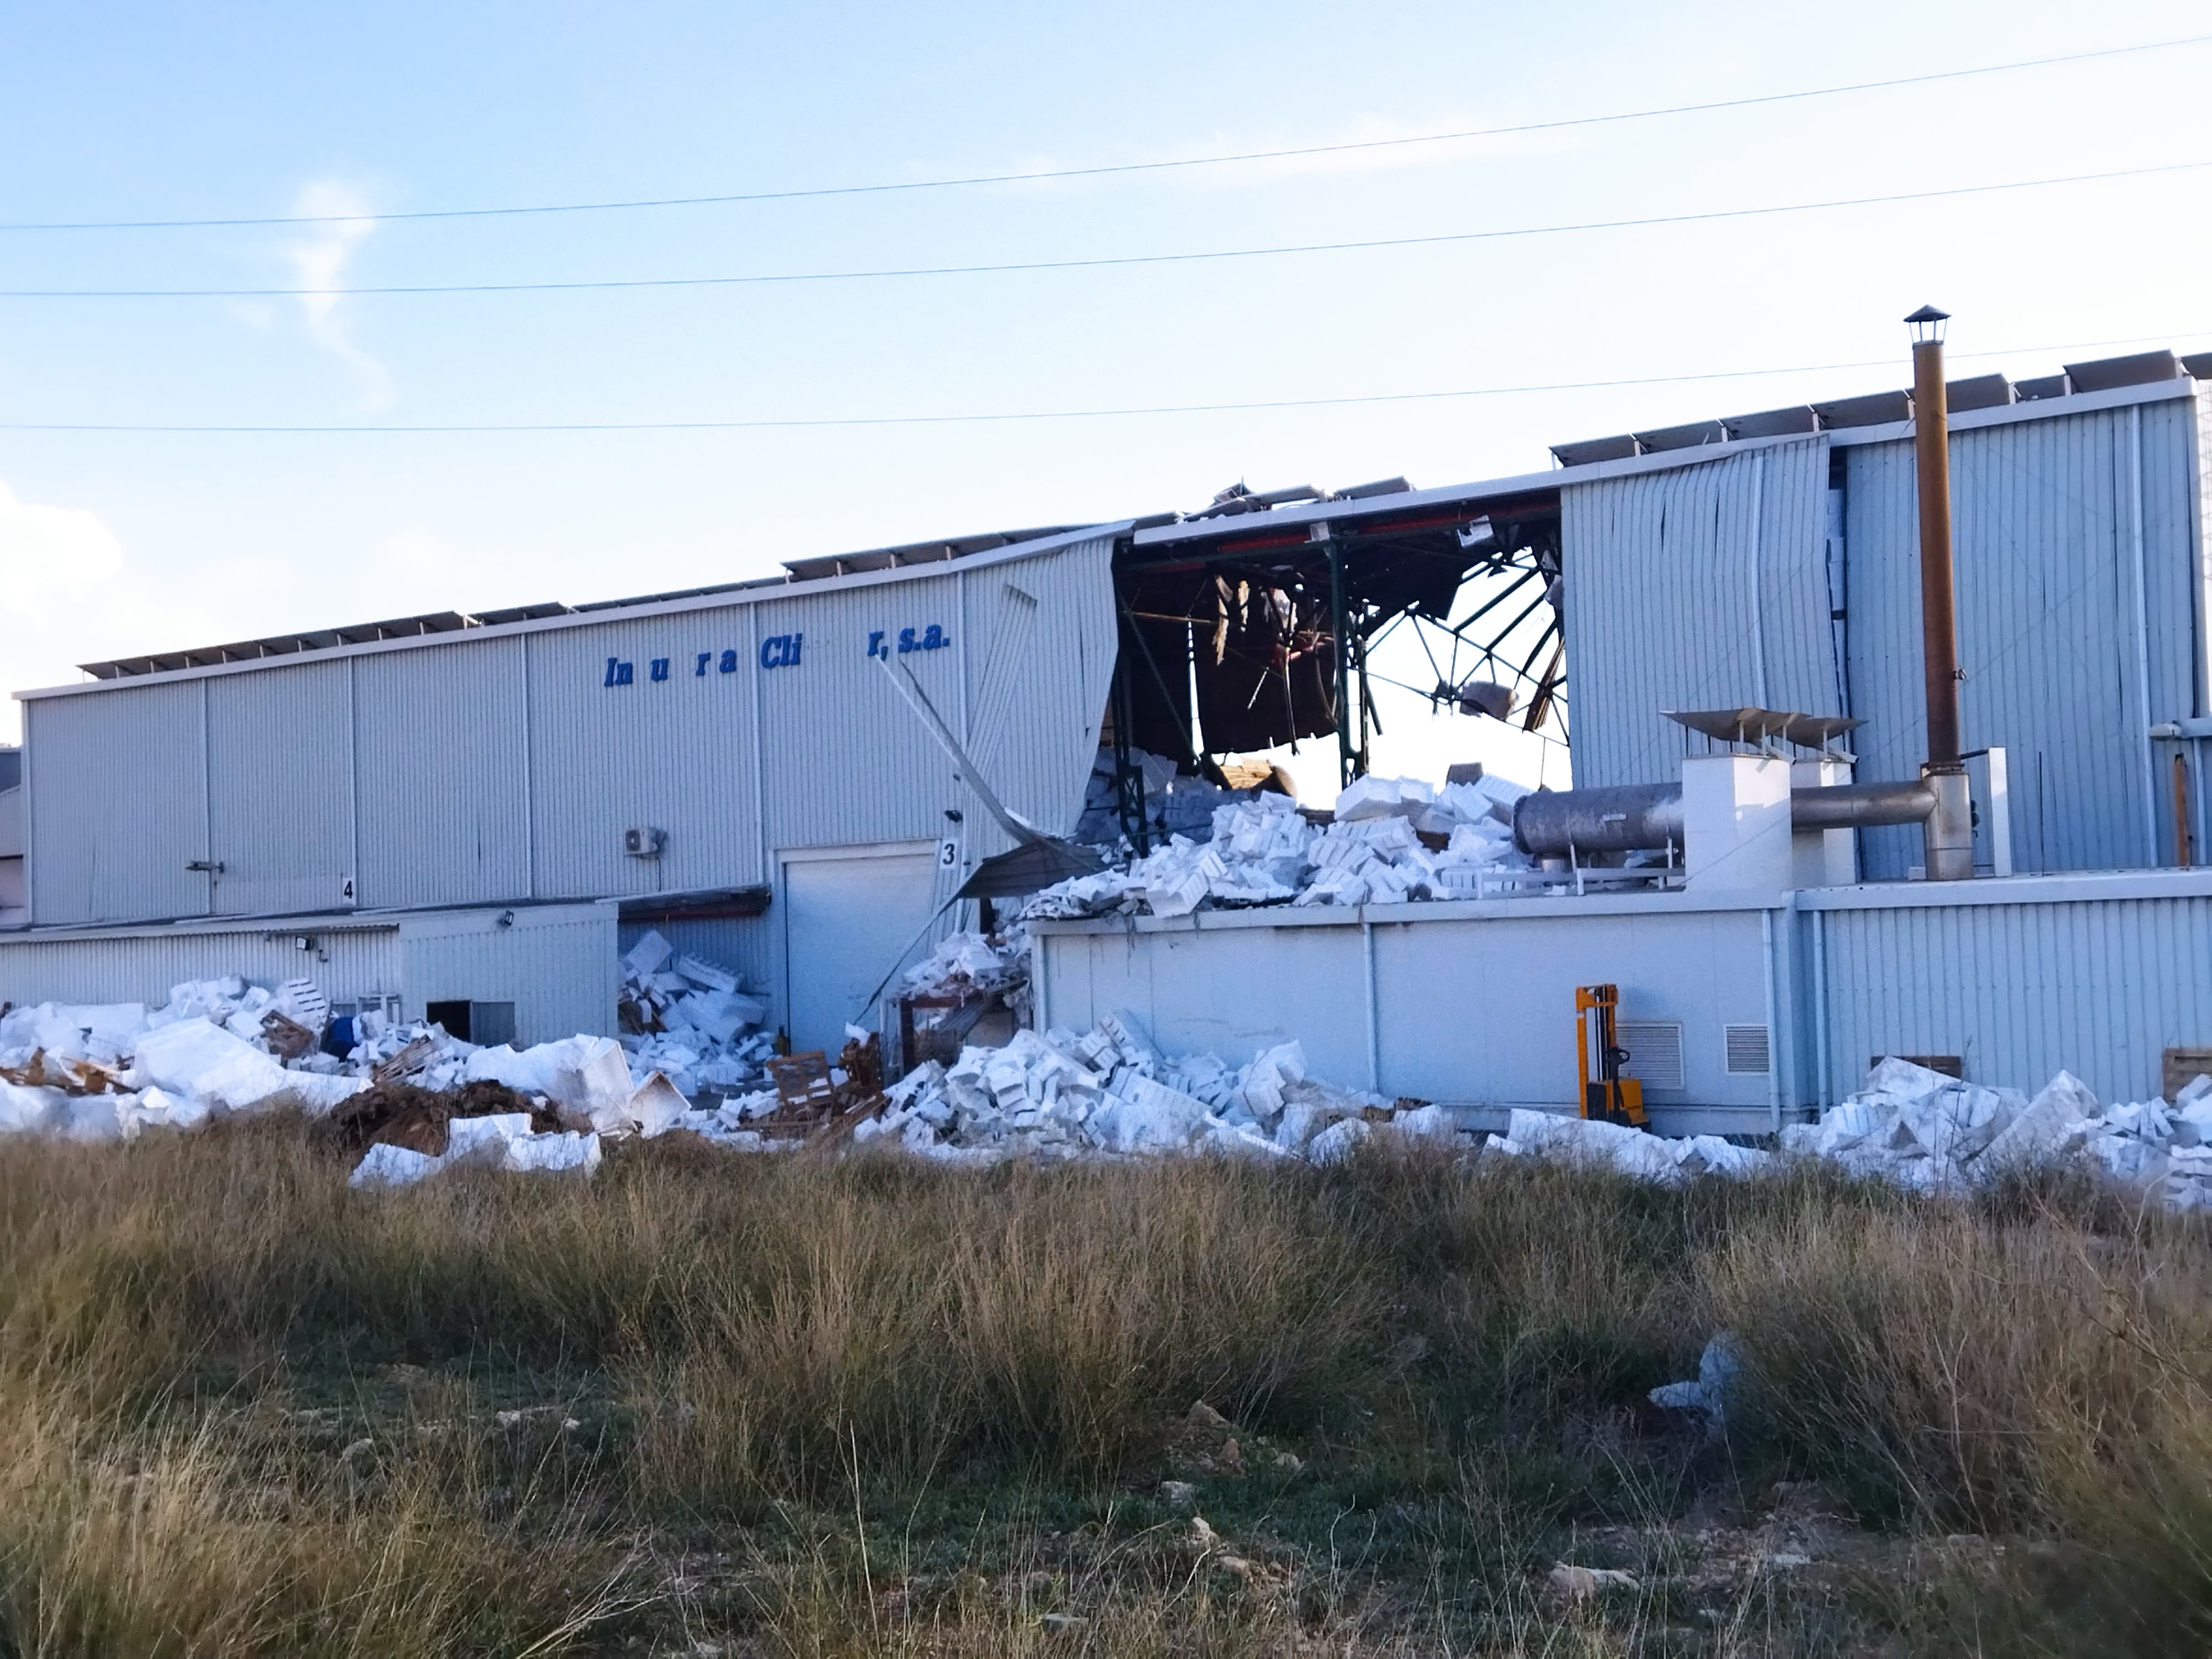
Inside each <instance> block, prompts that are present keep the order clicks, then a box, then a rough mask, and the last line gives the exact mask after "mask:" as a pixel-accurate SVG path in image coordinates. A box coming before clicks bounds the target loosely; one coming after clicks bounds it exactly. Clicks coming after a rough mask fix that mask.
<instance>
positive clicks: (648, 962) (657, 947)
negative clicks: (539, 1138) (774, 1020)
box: [617, 932, 775, 1097]
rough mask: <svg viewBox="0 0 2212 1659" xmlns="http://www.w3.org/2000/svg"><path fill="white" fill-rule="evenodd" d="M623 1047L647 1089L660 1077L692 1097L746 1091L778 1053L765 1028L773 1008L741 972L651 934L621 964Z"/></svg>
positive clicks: (639, 1080)
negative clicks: (753, 991)
mask: <svg viewBox="0 0 2212 1659" xmlns="http://www.w3.org/2000/svg"><path fill="white" fill-rule="evenodd" d="M622 968H623V990H622V1000H621V1002H620V1003H619V1004H617V1009H618V1011H619V1012H620V1014H621V1018H622V1023H623V1037H622V1039H621V1041H622V1045H623V1048H624V1049H625V1050H626V1051H627V1052H628V1053H629V1057H630V1067H631V1071H632V1072H633V1073H634V1074H635V1077H636V1079H637V1082H638V1085H639V1086H640V1087H642V1086H643V1085H644V1083H645V1080H646V1079H647V1077H649V1076H651V1075H652V1073H654V1072H659V1073H661V1074H662V1075H663V1076H665V1077H666V1078H667V1079H668V1080H669V1081H670V1083H671V1085H674V1087H675V1089H676V1091H677V1092H678V1094H681V1095H684V1096H686V1097H690V1096H696V1095H701V1094H721V1095H731V1094H738V1093H744V1092H747V1091H750V1090H751V1089H752V1088H754V1087H756V1086H757V1084H758V1082H759V1079H760V1077H761V1067H762V1065H763V1062H765V1061H766V1060H767V1059H768V1057H769V1055H770V1054H774V1053H775V1040H774V1038H772V1037H771V1036H769V1035H768V1034H767V1033H766V1032H764V1031H763V1030H761V1029H760V1027H761V1025H762V1024H763V1022H764V1021H765V1020H766V1019H767V1018H768V1003H767V1002H766V1001H765V1000H763V999H762V998H760V997H757V996H755V995H752V994H749V993H748V992H747V991H746V990H745V988H744V981H743V980H742V979H741V978H740V977H739V976H738V974H737V973H736V971H735V970H734V969H729V968H726V967H724V966H723V965H722V964H721V963H717V962H709V961H708V960H707V959H706V958H704V957H698V956H691V955H679V954H678V952H677V951H676V949H675V947H674V946H672V945H670V944H669V942H668V941H667V939H665V938H663V937H662V936H661V935H660V934H659V933H658V932H648V933H646V934H645V935H644V937H642V938H641V939H639V940H638V941H637V943H636V944H635V945H632V946H631V947H630V948H629V951H627V952H625V953H624V955H623V959H622Z"/></svg>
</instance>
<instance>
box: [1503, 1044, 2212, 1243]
mask: <svg viewBox="0 0 2212 1659" xmlns="http://www.w3.org/2000/svg"><path fill="white" fill-rule="evenodd" d="M1486 1145H1487V1150H1489V1151H1491V1152H1500V1153H1504V1154H1508V1155H1510V1156H1515V1157H1531V1158H1559V1159H1563V1160H1567V1161H1571V1162H1575V1163H1580V1164H1592V1165H1596V1166H1599V1167H1602V1168H1607V1169H1612V1170H1618V1171H1620V1173H1622V1174H1624V1175H1630V1176H1638V1177H1639V1178H1642V1179H1644V1180H1648V1181H1657V1182H1678V1181H1680V1180H1682V1179H1684V1178H1686V1176H1692V1175H1701V1174H1708V1173H1710V1174H1717V1175H1729V1176H1741V1175H1750V1174H1754V1173H1757V1172H1758V1171H1759V1170H1766V1169H1771V1168H1772V1167H1773V1164H1774V1160H1775V1154H1772V1153H1770V1152H1762V1151H1759V1150H1758V1149H1757V1148H1754V1147H1749V1146H1737V1145H1735V1143H1734V1142H1732V1141H1728V1140H1723V1139H1721V1138H1720V1137H1718V1136H1717V1135H1694V1136H1691V1137H1689V1138H1687V1139H1678V1140H1670V1139H1666V1138H1664V1137H1663V1136H1660V1135H1655V1134H1650V1133H1645V1132H1644V1131H1642V1130H1638V1129H1632V1128H1628V1127H1625V1126H1624V1125H1621V1124H1617V1123H1606V1122H1601V1121H1596V1120H1593V1119H1585V1118H1579V1117H1565V1116H1558V1115H1553V1114H1552V1113H1549V1112H1537V1111H1528V1110H1516V1111H1515V1112H1514V1113H1513V1115H1512V1118H1511V1121H1510V1123H1509V1125H1508V1127H1507V1130H1506V1133H1504V1135H1492V1136H1491V1137H1490V1139H1489V1140H1488V1142H1487V1143H1486ZM1782 1150H1783V1152H1784V1154H1787V1155H1794V1156H1799V1157H1808V1158H1825V1159H1827V1160H1829V1161H1831V1162H1832V1163H1835V1164H1839V1165H1841V1166H1842V1167H1843V1168H1844V1170H1848V1171H1850V1173H1851V1174H1854V1175H1861V1176H1875V1177H1877V1178H1879V1179H1881V1180H1883V1181H1887V1182H1893V1183H1894V1184H1896V1185H1898V1186H1900V1187H1905V1188H1911V1189H1912V1190H1914V1191H1917V1192H1946V1191H1959V1190H1962V1189H1965V1188H1970V1187H1972V1186H1975V1185H1978V1184H1981V1183H1984V1182H1989V1181H1990V1180H1994V1179H1996V1178H1998V1177H2001V1176H2004V1175H2006V1174H2008V1173H2011V1172H2015V1171H2018V1170H2023V1169H2029V1168H2033V1167H2036V1166H2039V1165H2042V1164H2052V1163H2057V1162H2062V1161H2066V1160H2081V1161H2083V1162H2086V1163H2087V1164H2088V1165H2089V1166H2090V1167H2092V1168H2093V1169H2094V1170H2097V1171H2099V1172H2100V1173H2101V1174H2102V1175H2104V1176H2107V1177H2108V1178H2110V1179H2112V1180H2114V1181H2117V1182H2123V1183H2125V1184H2127V1185H2129V1186H2132V1187H2136V1188H2142V1189H2143V1190H2144V1191H2146V1192H2147V1193H2149V1194H2152V1195H2153V1196H2154V1197H2157V1198H2159V1199H2160V1200H2163V1201H2164V1202H2165V1203H2166V1205H2168V1206H2170V1207H2172V1208H2173V1209H2176V1210H2198V1209H2212V1078H2202V1077H2200V1078H2197V1079H2193V1080H2192V1081H2191V1082H2190V1083H2189V1084H2188V1085H2186V1086H2185V1087H2184V1088H2183V1089H2181V1090H2180V1091H2179V1093H2178V1094H2177V1095H2176V1097H2175V1098H2174V1099H2173V1100H2172V1102H2171V1103H2168V1102H2166V1101H2165V1100H2148V1101H2136V1102H2130V1103H2125V1104H2121V1105H2114V1106H2100V1104H2099V1103H2098V1101H2097V1097H2096V1096H2095V1095H2093V1093H2091V1092H2090V1091H2089V1089H2088V1088H2087V1085H2084V1084H2083V1083H2082V1082H2081V1079H2079V1078H2076V1077H2075V1076H2074V1075H2073V1073H2070V1072H2061V1073H2058V1075H2057V1076H2056V1077H2054V1078H2052V1079H2051V1081H2050V1082H2049V1083H2047V1084H2046V1085H2044V1088H2043V1091H2042V1092H2041V1093H2040V1094H2039V1095H2037V1096H2036V1097H2034V1099H2033V1100H2030V1099H2029V1098H2028V1097H2027V1096H2026V1095H2025V1094H2023V1093H2021V1091H2019V1090H2017V1089H2002V1088H1988V1087H1984V1085H1980V1084H1975V1083H1962V1082H1960V1080H1959V1079H1956V1078H1954V1077H1948V1076H1946V1075H1944V1074H1943V1073H1941V1072H1935V1071H1930V1070H1929V1069H1928V1068H1927V1067H1926V1066H1916V1065H1914V1064H1913V1063H1912V1062H1911V1061H1910V1060H1896V1059H1890V1060H1883V1061H1881V1063H1880V1064H1879V1065H1877V1066H1875V1068H1874V1070H1873V1071H1872V1072H1871V1073H1869V1074H1868V1077H1867V1085H1866V1087H1865V1088H1863V1089H1862V1090H1860V1091H1858V1092H1857V1094H1855V1095H1852V1096H1851V1097H1850V1098H1849V1099H1847V1100H1845V1101H1844V1102H1843V1103H1842V1104H1840V1105H1838V1106H1835V1107H1832V1108H1831V1109H1829V1110H1828V1111H1827V1112H1826V1113H1825V1114H1823V1115H1822V1116H1821V1118H1820V1121H1819V1122H1818V1123H1802V1124H1792V1125H1790V1126H1789V1127H1785V1128H1784V1130H1783V1132H1782Z"/></svg>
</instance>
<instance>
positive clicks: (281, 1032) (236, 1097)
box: [0, 978, 367, 1141]
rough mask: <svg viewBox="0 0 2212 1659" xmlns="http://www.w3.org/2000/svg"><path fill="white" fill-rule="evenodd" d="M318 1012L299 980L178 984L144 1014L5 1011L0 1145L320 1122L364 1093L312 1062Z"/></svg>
mask: <svg viewBox="0 0 2212 1659" xmlns="http://www.w3.org/2000/svg"><path fill="white" fill-rule="evenodd" d="M329 1006H330V1005H329V1003H328V1001H327V1000H326V999H325V998H324V997H323V996H322V994H321V993H320V992H319V990H318V989H317V988H316V987H314V986H313V984H311V983H309V982H308V981H304V980H297V981H291V982H290V983H289V984H286V985H284V986H281V987H277V989H276V990H275V991H270V990H269V989H267V988H265V987H260V986H249V985H248V984H246V981H243V980H241V979H236V978H231V979H220V980H204V981H202V980H191V981H185V983H183V984H180V985H178V986H175V987H173V988H172V989H171V991H170V994H169V1000H168V1001H167V1003H166V1004H164V1005H163V1006H161V1007H159V1008H154V1009H149V1008H148V1007H147V1006H145V1005H144V1004H143V1003H137V1002H122V1003H104V1004H91V1005H85V1004H70V1003H54V1002H43V1003H40V1004H38V1005H37V1006H33V1007H27V1008H17V1009H14V1010H12V1011H10V1012H9V1013H8V1014H7V1015H6V1016H5V1017H4V1018H0V1133H18V1134H50V1135H57V1136H61V1137H64V1138H66V1139H72V1140H84V1141H100V1140H124V1139H131V1138H133V1137H135V1136H136V1135H137V1134H139V1133H142V1132H143V1131H144V1130H146V1129H148V1128H154V1127H173V1128H195V1127H198V1126H199V1125H201V1124H203V1123H205V1122H207V1121H209V1120H210V1118H212V1117H215V1116H218V1115H222V1114H225V1113H240V1114H247V1113H258V1112H268V1111H275V1110H277V1109H284V1108H289V1109H296V1110H301V1111H306V1112H310V1113H320V1112H326V1111H328V1110H329V1109H331V1107H332V1106H334V1105H336V1104H337V1103H338V1102H339V1101H341V1100H343V1099H344V1098H345V1097H347V1096H348V1095H350V1094H352V1093H354V1092H356V1091H358V1090H360V1089H362V1088H363V1087H365V1086H367V1085H366V1083H365V1080H364V1079H359V1078H352V1077H343V1076H338V1075H335V1073H337V1072H338V1071H339V1070H340V1063H339V1062H338V1060H337V1059H336V1057H335V1056H331V1055H327V1054H319V1053H317V1052H315V1051H314V1048H313V1042H314V1040H315V1038H316V1037H317V1036H319V1033H320V1030H321V1022H322V1021H323V1019H324V1018H326V1017H327V1014H328V1011H329ZM301 1039H304V1042H302V1041H300V1040H301ZM272 1043H273V1044H276V1045H277V1046H281V1047H283V1048H286V1049H289V1050H291V1051H292V1052H291V1054H290V1057H289V1060H288V1059H285V1058H280V1057H279V1055H278V1054H276V1052H274V1050H273V1048H272Z"/></svg>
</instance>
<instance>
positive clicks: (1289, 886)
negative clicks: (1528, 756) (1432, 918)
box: [1022, 776, 1528, 919]
mask: <svg viewBox="0 0 2212 1659" xmlns="http://www.w3.org/2000/svg"><path fill="white" fill-rule="evenodd" d="M1526 793H1528V791H1527V790H1525V789H1523V788H1522V787H1521V786H1520V785H1518V784H1515V783H1509V782H1507V781H1504V779H1501V778H1493V777H1489V776H1485V777H1483V778H1480V779H1479V780H1477V781H1475V782H1473V783H1451V784H1446V785H1444V786H1443V787H1442V788H1441V789H1439V788H1435V787H1431V786H1430V785H1428V784H1425V783H1422V782H1419V781H1417V780H1414V779H1411V778H1375V777H1363V778H1358V779H1355V780H1354V781H1352V783H1351V784H1350V785H1349V786H1348V787H1346V789H1345V790H1344V792H1343V793H1341V794H1340V795H1339V796H1338V798H1337V804H1336V807H1335V810H1334V813H1333V815H1332V817H1331V821H1330V822H1329V823H1326V824H1316V823H1311V822H1309V820H1308V817H1307V815H1306V814H1304V813H1303V812H1302V811H1299V809H1298V805H1297V802H1296V801H1294V800H1292V799H1291V798H1290V797H1289V796H1287V795H1279V794H1268V793H1256V794H1255V795H1253V796H1251V797H1250V798H1249V799H1234V798H1231V799H1225V801H1224V802H1223V804H1221V805H1218V806H1216V807H1215V808H1214V809H1213V812H1212V821H1211V823H1210V826H1209V827H1208V828H1207V829H1206V833H1205V835H1204V836H1203V838H1202V839H1201V838H1198V837H1196V836H1193V835H1189V834H1176V835H1175V836H1172V837H1171V838H1170V840H1169V842H1168V844H1167V845H1166V846H1164V847H1162V848H1158V850H1156V851H1154V852H1153V853H1152V854H1148V855H1147V856H1146V857H1144V858H1138V859H1131V860H1127V862H1126V863H1124V864H1123V865H1121V866H1119V867H1117V868H1114V869H1109V870H1105V871H1102V872H1099V873H1097V874H1096V875H1088V876H1076V877H1073V878H1070V879H1068V880H1066V881H1063V882H1060V883H1059V884H1056V885H1054V886H1051V887H1048V888H1046V889H1045V890H1043V891H1042V892H1041V893H1039V894H1037V895H1036V896H1035V897H1033V898H1032V899H1030V902H1029V903H1028V904H1027V905H1026V906H1025V907H1024V909H1023V911H1022V915H1023V916H1024V918H1025V919H1034V918H1046V917H1054V918H1071V917H1080V916H1097V915H1109V914H1121V915H1155V916H1182V915H1189V914H1191V912H1193V911H1194V910H1196V909H1199V908H1201V907H1204V908H1223V909H1233V908H1249V907H1251V906H1255V905H1268V904H1293V905H1321V904H1339V905H1362V904H1399V903H1405V902H1413V901H1419V900H1426V899H1454V898H1473V897H1475V896H1478V895H1479V894H1480V891H1481V890H1482V886H1483V878H1484V875H1485V874H1486V872H1499V871H1510V870H1525V869H1527V868H1528V859H1527V858H1526V857H1525V856H1524V855H1523V854H1522V853H1521V852H1520V851H1519V849H1518V848H1516V847H1515V846H1514V844H1513V803H1514V802H1515V801H1516V800H1518V799H1520V798H1521V797H1522V795H1524V794H1526Z"/></svg>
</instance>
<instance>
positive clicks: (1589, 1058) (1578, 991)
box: [1575, 985, 1651, 1129]
mask: <svg viewBox="0 0 2212 1659" xmlns="http://www.w3.org/2000/svg"><path fill="white" fill-rule="evenodd" d="M1619 1008H1620V987H1619V986H1617V985H1578V986H1577V987H1575V1073H1576V1076H1577V1079H1579V1080H1580V1082H1581V1084H1582V1103H1583V1116H1584V1117H1594V1118H1599V1119H1601V1120H1602V1121H1605V1122H1607V1123H1625V1124H1627V1125H1629V1126H1630V1127H1632V1128H1638V1129H1643V1128H1649V1127H1650V1122H1651V1120H1650V1118H1648V1117H1646V1116H1645V1115H1644V1085H1643V1084H1642V1083H1641V1082H1640V1081H1639V1080H1638V1079H1635V1078H1632V1077H1623V1076H1621V1074H1620V1068H1621V1066H1622V1065H1623V1064H1625V1063H1626V1061H1627V1060H1628V1058H1629V1054H1628V1050H1627V1049H1626V1048H1622V1047H1621V1046H1620V1037H1619V1033H1618V1032H1617V1030H1615V1028H1614V1024H1613V1019H1614V1015H1615V1012H1617V1011H1618V1010H1619ZM1593 1011H1595V1012H1596V1014H1597V1019H1596V1021H1595V1027H1593V1024H1592V1021H1591V1019H1590V1014H1591V1012H1593Z"/></svg>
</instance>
